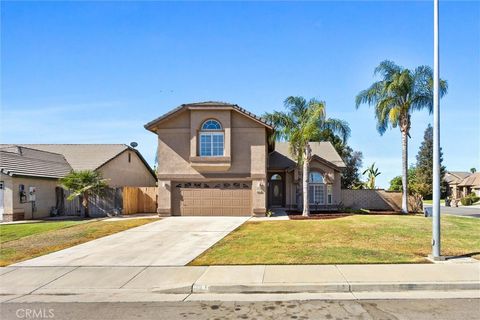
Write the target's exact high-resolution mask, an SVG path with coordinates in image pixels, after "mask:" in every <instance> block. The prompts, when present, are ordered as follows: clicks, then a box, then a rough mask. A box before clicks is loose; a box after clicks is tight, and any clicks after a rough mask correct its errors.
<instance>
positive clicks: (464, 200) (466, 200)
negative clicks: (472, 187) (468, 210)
mask: <svg viewBox="0 0 480 320" xmlns="http://www.w3.org/2000/svg"><path fill="white" fill-rule="evenodd" d="M460 202H461V203H462V205H464V206H469V205H471V204H472V198H471V197H469V196H466V197H463V198H461V199H460Z"/></svg>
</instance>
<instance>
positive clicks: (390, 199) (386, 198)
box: [341, 189, 422, 211]
mask: <svg viewBox="0 0 480 320" xmlns="http://www.w3.org/2000/svg"><path fill="white" fill-rule="evenodd" d="M341 199H342V204H343V206H344V207H345V208H350V209H355V210H357V209H368V210H384V211H392V210H393V211H400V210H401V207H402V193H401V192H395V191H386V190H383V189H373V190H371V189H362V190H350V189H342V190H341ZM408 208H409V210H410V211H422V208H418V205H417V203H416V199H415V197H414V196H409V197H408Z"/></svg>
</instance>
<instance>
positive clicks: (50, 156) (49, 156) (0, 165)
mask: <svg viewBox="0 0 480 320" xmlns="http://www.w3.org/2000/svg"><path fill="white" fill-rule="evenodd" d="M71 170H72V167H70V165H69V164H68V162H67V161H66V159H65V158H64V157H63V156H62V155H61V154H57V153H52V152H46V151H41V150H35V149H31V148H26V147H23V146H3V147H0V171H1V172H2V173H4V174H7V175H11V176H14V175H18V176H31V177H45V178H55V179H58V178H61V177H63V176H65V175H67V174H68V173H69V172H70V171H71Z"/></svg>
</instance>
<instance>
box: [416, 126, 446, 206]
mask: <svg viewBox="0 0 480 320" xmlns="http://www.w3.org/2000/svg"><path fill="white" fill-rule="evenodd" d="M442 161H443V153H442V149H440V164H441V163H442ZM416 168H417V170H416V179H415V182H416V183H417V191H418V193H420V194H421V195H422V197H423V198H427V199H428V198H430V197H431V196H432V190H433V128H432V126H431V125H430V124H429V125H428V126H427V128H426V129H425V133H424V135H423V142H422V144H421V145H420V149H419V150H418V154H417V166H416ZM444 176H445V167H444V166H440V181H443V180H444ZM442 193H445V190H443V192H442Z"/></svg>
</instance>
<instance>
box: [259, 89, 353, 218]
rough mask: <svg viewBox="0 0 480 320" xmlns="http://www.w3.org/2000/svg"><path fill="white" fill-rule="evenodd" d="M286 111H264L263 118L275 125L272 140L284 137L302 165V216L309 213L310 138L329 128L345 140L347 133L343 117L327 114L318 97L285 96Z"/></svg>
mask: <svg viewBox="0 0 480 320" xmlns="http://www.w3.org/2000/svg"><path fill="white" fill-rule="evenodd" d="M284 106H285V108H286V109H287V111H286V112H280V111H275V112H273V113H266V114H265V115H264V116H263V117H264V118H265V120H267V121H269V122H270V123H272V125H273V126H274V127H275V131H274V134H273V136H272V138H273V139H278V140H287V141H289V143H290V152H291V153H292V155H293V156H294V157H295V158H296V160H297V163H298V165H302V182H303V185H302V186H303V192H302V193H303V213H302V214H303V215H304V216H308V215H310V209H309V206H308V204H309V201H308V200H309V199H308V178H309V174H308V172H309V164H310V161H311V158H312V150H311V148H310V144H309V142H310V141H314V140H315V139H316V138H318V137H319V136H321V133H322V132H323V131H326V130H330V131H331V132H333V133H334V134H338V135H340V137H341V138H342V140H343V141H346V140H347V138H348V136H349V135H350V128H349V127H348V124H347V123H346V122H344V121H342V120H338V119H329V118H327V117H326V112H325V102H323V101H319V100H317V99H310V100H309V101H307V100H305V98H303V97H293V96H290V97H288V98H287V99H285V102H284Z"/></svg>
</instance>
